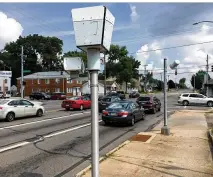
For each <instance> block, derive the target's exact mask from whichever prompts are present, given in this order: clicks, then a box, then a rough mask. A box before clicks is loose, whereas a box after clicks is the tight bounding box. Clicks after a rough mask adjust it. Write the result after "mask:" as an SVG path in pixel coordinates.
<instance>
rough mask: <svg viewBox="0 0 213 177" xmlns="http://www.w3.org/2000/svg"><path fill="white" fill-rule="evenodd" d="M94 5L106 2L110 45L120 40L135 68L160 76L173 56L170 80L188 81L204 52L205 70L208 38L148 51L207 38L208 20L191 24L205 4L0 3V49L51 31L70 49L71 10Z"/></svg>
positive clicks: (203, 16)
mask: <svg viewBox="0 0 213 177" xmlns="http://www.w3.org/2000/svg"><path fill="white" fill-rule="evenodd" d="M96 5H106V6H107V8H108V9H109V10H110V11H111V13H112V14H113V15H114V16H115V25H114V31H113V35H112V36H113V37H112V44H118V45H121V46H123V45H125V46H126V47H127V49H128V51H129V54H130V55H133V56H134V57H135V58H136V59H137V60H139V61H140V62H141V66H140V70H141V72H143V70H144V65H145V64H149V65H148V67H147V68H148V69H149V70H153V73H154V77H155V78H157V79H160V78H161V77H160V76H161V74H160V73H162V72H163V71H162V68H163V59H164V58H167V60H168V64H171V63H172V62H173V61H174V60H179V61H180V65H179V66H178V75H177V76H176V81H178V80H179V79H180V78H182V77H186V78H187V85H188V86H189V85H190V78H191V76H192V74H193V72H197V71H198V70H199V69H205V66H204V65H205V64H206V56H207V54H208V55H209V64H210V67H209V68H210V69H211V65H213V48H212V47H211V46H212V45H213V43H207V44H202V45H192V46H188V47H179V48H173V49H167V50H156V51H152V50H155V49H162V48H167V47H174V46H181V45H187V44H196V43H202V42H208V41H213V33H212V32H213V23H212V24H211V23H201V24H198V25H193V23H195V22H199V21H203V20H211V19H212V20H213V4H209V3H109V4H106V3H1V4H0V50H1V49H2V48H4V45H5V44H6V43H7V42H11V41H15V40H17V38H18V37H19V35H22V36H26V35H29V34H40V35H44V36H56V37H58V38H60V39H62V40H63V43H64V46H63V52H67V51H70V50H75V49H76V46H75V37H74V31H73V24H72V17H71V9H73V8H80V7H89V6H96ZM150 50H151V51H150ZM146 51H149V52H146ZM187 72H188V73H187ZM168 73H169V75H170V79H173V80H175V75H174V74H173V73H174V71H172V70H171V69H169V68H168ZM210 76H212V78H213V74H212V73H211V72H210Z"/></svg>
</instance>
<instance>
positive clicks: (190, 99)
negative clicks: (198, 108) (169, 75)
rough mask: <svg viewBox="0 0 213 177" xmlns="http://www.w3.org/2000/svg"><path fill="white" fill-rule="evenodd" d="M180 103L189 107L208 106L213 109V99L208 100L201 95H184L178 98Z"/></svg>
mask: <svg viewBox="0 0 213 177" xmlns="http://www.w3.org/2000/svg"><path fill="white" fill-rule="evenodd" d="M178 103H179V104H182V105H184V106H188V105H207V106H209V107H213V98H208V97H206V96H204V95H202V94H199V93H183V94H181V95H180V96H179V97H178Z"/></svg>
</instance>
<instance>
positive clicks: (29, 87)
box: [17, 71, 88, 96]
mask: <svg viewBox="0 0 213 177" xmlns="http://www.w3.org/2000/svg"><path fill="white" fill-rule="evenodd" d="M20 80H21V78H20V77H19V78H17V88H18V89H17V90H18V91H20V88H21V87H20ZM24 81H25V82H26V85H25V87H24V95H25V96H29V95H30V94H31V93H33V92H50V93H54V92H64V93H65V94H66V95H67V96H73V95H80V94H81V91H82V90H81V89H82V83H84V82H85V81H88V77H79V78H77V79H74V80H71V81H70V77H69V75H68V74H67V73H66V72H63V73H61V72H60V71H49V72H38V73H34V74H30V75H26V76H24Z"/></svg>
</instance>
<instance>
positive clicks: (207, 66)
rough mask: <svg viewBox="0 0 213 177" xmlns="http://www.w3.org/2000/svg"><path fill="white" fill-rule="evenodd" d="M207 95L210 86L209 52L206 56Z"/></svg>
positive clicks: (207, 94)
mask: <svg viewBox="0 0 213 177" xmlns="http://www.w3.org/2000/svg"><path fill="white" fill-rule="evenodd" d="M206 75H207V76H206V96H207V97H208V96H209V86H208V81H209V56H208V54H207V58H206Z"/></svg>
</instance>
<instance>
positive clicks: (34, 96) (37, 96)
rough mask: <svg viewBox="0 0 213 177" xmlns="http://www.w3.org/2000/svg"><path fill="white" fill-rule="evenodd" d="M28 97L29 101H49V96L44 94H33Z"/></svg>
mask: <svg viewBox="0 0 213 177" xmlns="http://www.w3.org/2000/svg"><path fill="white" fill-rule="evenodd" d="M29 97H30V99H31V100H49V99H50V95H48V94H46V93H44V92H34V93H32V94H31V95H30V96H29Z"/></svg>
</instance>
